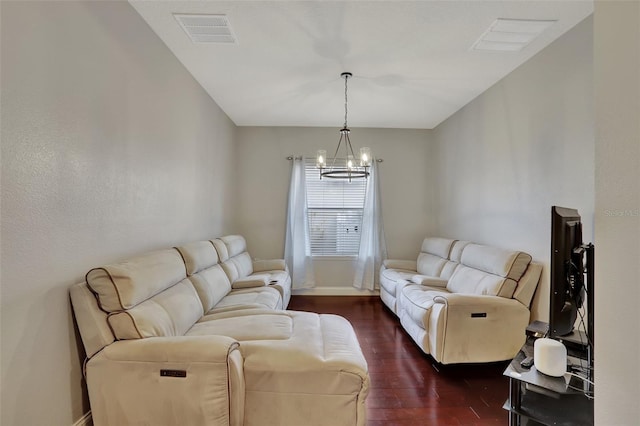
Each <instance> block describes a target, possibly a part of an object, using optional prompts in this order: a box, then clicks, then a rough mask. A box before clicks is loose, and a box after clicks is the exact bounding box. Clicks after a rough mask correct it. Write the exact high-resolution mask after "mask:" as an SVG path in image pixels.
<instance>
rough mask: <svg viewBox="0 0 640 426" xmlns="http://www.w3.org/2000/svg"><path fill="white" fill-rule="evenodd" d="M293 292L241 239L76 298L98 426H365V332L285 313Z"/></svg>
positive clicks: (132, 273) (170, 253)
mask: <svg viewBox="0 0 640 426" xmlns="http://www.w3.org/2000/svg"><path fill="white" fill-rule="evenodd" d="M290 291H291V280H290V278H289V275H288V272H287V270H286V267H285V266H284V263H283V262H281V261H277V260H275V261H258V262H253V261H252V260H251V258H250V257H249V255H248V253H246V244H245V241H244V238H242V237H241V236H229V237H223V238H220V239H216V240H212V241H197V242H193V243H189V244H186V245H184V246H181V247H175V248H170V249H165V250H160V251H155V252H152V253H147V254H145V255H142V256H138V257H135V258H132V259H129V260H127V261H124V262H120V263H115V264H111V265H106V266H102V267H100V268H95V269H92V270H91V271H89V273H88V274H87V277H86V282H84V283H80V284H77V285H75V286H73V287H72V288H71V291H70V293H71V301H72V305H73V310H74V313H75V318H76V321H77V324H78V328H79V331H80V334H81V337H82V342H83V345H84V348H85V352H86V362H85V367H84V372H85V377H86V381H87V387H88V391H89V399H90V404H91V410H92V418H93V422H94V424H95V425H97V426H100V425H118V426H123V425H128V424H153V425H292V426H293V425H295V426H298V425H332V426H333V425H364V423H365V408H364V401H365V398H366V397H367V394H368V389H369V376H368V373H367V364H366V361H365V359H364V356H363V355H362V352H361V350H360V346H359V344H358V340H357V338H356V335H355V332H354V330H353V328H352V327H351V325H350V324H349V322H348V321H347V320H346V319H344V318H342V317H339V316H337V315H318V314H315V313H310V312H293V311H285V310H282V308H283V307H285V306H286V305H287V302H288V300H289V296H290ZM329 414H330V415H329Z"/></svg>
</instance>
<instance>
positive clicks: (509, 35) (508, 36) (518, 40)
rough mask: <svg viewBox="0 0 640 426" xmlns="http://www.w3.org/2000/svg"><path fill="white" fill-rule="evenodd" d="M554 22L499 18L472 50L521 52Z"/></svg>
mask: <svg viewBox="0 0 640 426" xmlns="http://www.w3.org/2000/svg"><path fill="white" fill-rule="evenodd" d="M554 22H556V21H555V20H548V21H543V20H525V19H505V18H498V19H496V20H495V21H493V23H492V24H491V26H490V27H489V29H488V30H487V31H485V32H484V34H482V36H480V38H479V39H478V41H476V42H475V43H474V44H473V46H471V50H488V51H497V52H519V51H520V50H522V49H523V48H524V47H525V46H526V45H528V44H529V43H531V42H532V41H533V40H534V39H535V38H536V37H538V36H539V35H540V34H542V32H543V31H544V30H546V29H547V28H549V27H550V26H551V25H552V24H553V23H554Z"/></svg>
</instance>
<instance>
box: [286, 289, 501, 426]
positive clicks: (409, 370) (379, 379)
mask: <svg viewBox="0 0 640 426" xmlns="http://www.w3.org/2000/svg"><path fill="white" fill-rule="evenodd" d="M288 309H290V310H299V311H311V312H318V313H332V314H338V315H342V316H343V317H345V318H347V319H348V320H349V321H350V322H351V324H353V327H354V328H355V330H356V334H357V335H358V340H359V341H360V346H361V347H362V351H363V352H364V355H365V357H366V359H367V362H368V364H369V375H370V376H371V391H370V393H369V397H368V398H367V425H368V426H378V425H385V426H391V425H438V426H439V425H478V426H479V425H483V426H484V425H506V424H508V417H507V413H506V411H504V410H503V409H502V404H503V403H504V402H505V400H506V399H507V396H508V392H509V381H508V379H507V378H506V377H503V376H502V371H503V370H504V369H505V368H506V365H507V363H506V362H503V363H493V364H478V365H446V366H445V365H440V364H438V363H436V362H435V361H434V360H433V358H431V357H430V356H428V355H425V354H424V353H423V352H422V351H421V350H420V349H419V348H418V346H417V345H416V344H415V343H414V342H413V340H411V337H409V335H408V334H406V333H405V332H404V330H403V329H402V327H401V326H400V323H399V321H398V319H397V318H396V316H395V315H394V314H393V313H392V312H391V311H390V310H388V309H387V308H386V307H384V306H383V304H382V302H381V301H380V299H379V298H378V297H361V296H339V297H338V296H336V297H333V296H293V297H292V298H291V303H290V304H289V307H288Z"/></svg>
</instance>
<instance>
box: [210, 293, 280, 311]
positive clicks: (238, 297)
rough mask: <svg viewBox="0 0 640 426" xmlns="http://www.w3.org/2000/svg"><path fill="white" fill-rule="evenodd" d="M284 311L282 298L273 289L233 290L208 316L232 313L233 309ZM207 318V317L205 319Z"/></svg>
mask: <svg viewBox="0 0 640 426" xmlns="http://www.w3.org/2000/svg"><path fill="white" fill-rule="evenodd" d="M256 308H258V309H273V310H280V309H282V296H281V295H280V292H279V291H278V290H277V289H275V288H273V287H259V288H249V289H242V290H233V291H232V292H231V293H229V294H227V295H226V296H225V297H224V298H223V299H222V300H221V301H220V303H218V304H216V306H215V307H214V308H213V309H211V310H210V311H208V312H207V313H206V314H207V315H209V314H213V313H218V312H225V311H230V310H232V309H256ZM204 318H206V315H205V317H204Z"/></svg>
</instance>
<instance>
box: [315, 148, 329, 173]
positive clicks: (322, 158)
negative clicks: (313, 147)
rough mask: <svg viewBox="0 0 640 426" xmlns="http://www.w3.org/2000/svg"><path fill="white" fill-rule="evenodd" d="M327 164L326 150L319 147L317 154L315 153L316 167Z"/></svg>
mask: <svg viewBox="0 0 640 426" xmlns="http://www.w3.org/2000/svg"><path fill="white" fill-rule="evenodd" d="M326 165H327V151H326V150H324V149H319V150H318V154H317V155H316V167H318V168H320V169H321V168H323V167H326Z"/></svg>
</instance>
